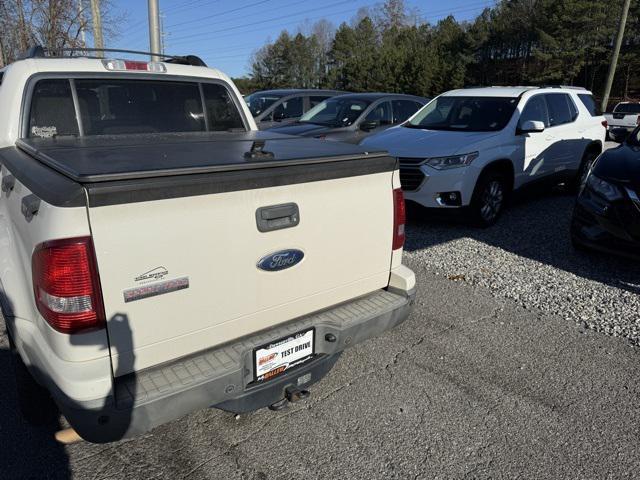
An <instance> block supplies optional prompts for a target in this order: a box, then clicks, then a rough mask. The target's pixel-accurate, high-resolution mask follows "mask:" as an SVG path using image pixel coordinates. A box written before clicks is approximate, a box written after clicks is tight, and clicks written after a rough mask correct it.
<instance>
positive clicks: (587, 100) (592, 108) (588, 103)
mask: <svg viewBox="0 0 640 480" xmlns="http://www.w3.org/2000/svg"><path fill="white" fill-rule="evenodd" d="M578 98H579V99H580V101H581V102H582V103H583V104H584V106H585V107H587V110H588V111H589V113H590V114H591V116H592V117H597V116H599V115H601V112H600V109H599V108H598V105H597V104H596V101H595V100H594V99H593V95H589V94H588V93H579V94H578Z"/></svg>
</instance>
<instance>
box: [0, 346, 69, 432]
mask: <svg viewBox="0 0 640 480" xmlns="http://www.w3.org/2000/svg"><path fill="white" fill-rule="evenodd" d="M9 345H10V348H11V363H12V364H13V371H14V373H15V378H16V391H17V394H18V406H19V407H20V412H21V413H22V417H23V418H24V419H25V420H26V422H27V423H29V424H31V425H33V426H43V425H50V424H53V423H54V422H56V421H57V419H58V407H57V406H56V404H55V403H54V401H53V399H52V398H51V396H50V395H49V392H48V391H47V390H46V389H45V388H44V387H42V386H41V385H39V384H38V383H37V382H36V381H35V379H34V378H33V376H32V375H31V373H29V370H28V369H27V367H26V365H25V364H24V362H23V361H22V358H20V354H19V353H18V352H17V350H16V348H15V346H14V344H13V341H12V340H11V337H9Z"/></svg>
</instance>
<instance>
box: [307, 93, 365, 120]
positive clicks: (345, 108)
mask: <svg viewBox="0 0 640 480" xmlns="http://www.w3.org/2000/svg"><path fill="white" fill-rule="evenodd" d="M370 104H371V102H370V101H369V100H362V99H355V98H340V97H333V98H330V99H328V100H325V101H324V102H322V103H319V104H318V105H316V106H315V107H313V108H312V109H311V110H309V111H308V112H307V113H305V114H304V115H303V116H302V118H300V122H301V123H315V124H317V125H324V126H326V127H333V128H337V127H348V126H349V125H352V124H353V123H354V122H355V121H356V120H357V119H358V118H359V117H360V115H362V113H363V112H364V111H365V110H366V109H367V107H368V106H369V105H370Z"/></svg>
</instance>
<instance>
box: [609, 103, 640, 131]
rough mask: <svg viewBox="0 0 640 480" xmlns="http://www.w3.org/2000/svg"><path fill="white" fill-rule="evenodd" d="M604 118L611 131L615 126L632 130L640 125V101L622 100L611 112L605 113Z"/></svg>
mask: <svg viewBox="0 0 640 480" xmlns="http://www.w3.org/2000/svg"><path fill="white" fill-rule="evenodd" d="M604 118H605V120H606V121H607V130H608V131H609V132H610V131H611V130H613V129H614V128H624V129H626V130H628V131H629V132H631V131H633V130H635V129H636V128H637V127H638V126H639V125H640V103H638V102H620V103H618V104H617V105H616V106H615V107H613V110H612V111H611V112H609V113H605V114H604Z"/></svg>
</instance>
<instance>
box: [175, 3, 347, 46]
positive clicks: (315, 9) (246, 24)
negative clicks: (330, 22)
mask: <svg viewBox="0 0 640 480" xmlns="http://www.w3.org/2000/svg"><path fill="white" fill-rule="evenodd" d="M353 2H354V0H341V1H339V2H335V3H331V4H329V5H325V6H323V7H318V8H312V9H311V10H305V11H304V12H297V13H291V14H287V15H281V16H279V17H273V18H269V19H265V20H259V21H257V22H252V23H245V24H243V25H234V26H232V27H228V28H223V29H222V30H214V31H211V32H206V33H207V34H208V35H211V34H216V33H224V32H228V31H230V30H235V29H237V28H246V27H252V26H255V25H260V24H263V23H268V22H274V21H278V20H283V19H285V18H291V17H294V16H298V15H306V14H307V13H309V12H317V11H320V10H325V9H327V8H331V7H335V6H338V5H344V4H345V3H353ZM358 8H359V7H358ZM351 10H352V9H349V10H348V11H351ZM202 34H203V32H200V33H194V34H192V35H184V36H182V37H177V40H185V39H189V38H194V37H199V36H200V35H202Z"/></svg>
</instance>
